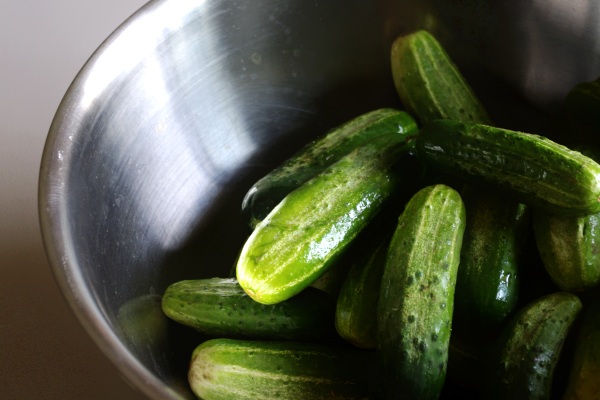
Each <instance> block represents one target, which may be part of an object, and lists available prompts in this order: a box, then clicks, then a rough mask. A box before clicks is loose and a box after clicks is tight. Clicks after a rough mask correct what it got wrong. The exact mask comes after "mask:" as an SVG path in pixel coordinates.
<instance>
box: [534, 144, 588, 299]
mask: <svg viewBox="0 0 600 400" xmlns="http://www.w3.org/2000/svg"><path fill="white" fill-rule="evenodd" d="M576 149H578V150H579V151H581V152H582V153H583V154H585V155H586V156H588V157H590V158H592V159H593V160H596V161H597V160H600V153H598V150H597V149H596V148H595V147H591V146H577V147H576ZM533 215H534V218H533V231H534V233H535V240H536V244H537V246H538V249H539V252H540V257H541V258H542V261H543V265H544V268H545V270H546V272H547V273H548V275H549V276H550V278H551V279H552V281H553V282H554V283H555V284H556V286H558V287H559V288H560V289H561V290H563V291H567V292H577V293H579V292H584V291H587V290H590V289H592V288H594V287H596V286H598V285H599V284H600V213H595V214H590V215H586V216H582V217H570V216H562V215H555V214H552V213H549V212H545V211H543V210H535V212H534V214H533Z"/></svg>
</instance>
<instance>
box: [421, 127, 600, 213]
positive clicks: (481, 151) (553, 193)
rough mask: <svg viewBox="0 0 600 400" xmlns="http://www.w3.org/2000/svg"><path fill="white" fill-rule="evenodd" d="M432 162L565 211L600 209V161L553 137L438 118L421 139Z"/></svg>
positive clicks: (424, 155)
mask: <svg viewBox="0 0 600 400" xmlns="http://www.w3.org/2000/svg"><path fill="white" fill-rule="evenodd" d="M416 147H417V155H418V156H419V157H421V159H422V160H423V161H424V162H425V163H428V164H432V165H436V166H438V167H441V168H445V169H446V170H448V171H449V172H453V173H455V174H460V175H461V176H464V177H465V178H468V179H471V180H474V181H477V182H480V183H485V184H491V185H494V187H496V188H498V189H499V190H501V191H504V192H505V193H507V194H510V196H511V197H513V198H514V199H515V200H517V201H519V202H522V203H524V204H528V205H531V206H534V207H538V208H542V209H545V210H547V211H548V212H551V213H554V214H559V215H576V216H583V215H589V214H593V213H597V212H600V200H599V198H600V165H598V164H597V163H596V162H595V161H594V160H592V159H591V158H589V157H586V156H584V155H583V154H581V153H579V152H576V151H573V150H570V149H569V148H567V147H565V146H562V145H560V144H558V143H556V142H553V141H551V140H550V139H548V138H545V137H542V136H539V135H533V134H529V133H524V132H518V131H513V130H508V129H502V128H496V127H492V126H489V125H483V124H477V123H468V122H460V121H455V120H435V121H432V122H430V123H428V124H427V125H425V126H424V127H423V128H422V129H421V131H420V133H419V135H418V136H417V139H416Z"/></svg>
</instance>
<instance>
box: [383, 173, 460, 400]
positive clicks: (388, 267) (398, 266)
mask: <svg viewBox="0 0 600 400" xmlns="http://www.w3.org/2000/svg"><path fill="white" fill-rule="evenodd" d="M465 219H466V216H465V208H464V204H463V202H462V199H461V197H460V195H459V193H458V192H457V191H456V190H454V189H452V188H450V187H448V186H445V185H434V186H428V187H425V188H423V189H421V190H419V191H418V192H417V193H416V194H415V195H414V196H413V197H412V198H411V199H410V200H409V202H408V204H407V205H406V207H405V209H404V211H403V212H402V214H401V215H400V217H399V219H398V225H397V228H396V230H395V232H394V235H393V237H392V239H391V243H390V246H389V250H388V255H387V258H386V263H385V267H384V272H383V277H382V281H381V291H380V294H379V296H380V297H379V303H378V310H377V332H378V333H377V340H378V354H379V356H380V359H381V367H382V371H383V382H382V386H383V391H384V393H385V396H386V398H390V399H399V398H414V399H435V398H437V397H438V396H439V395H440V392H441V390H442V387H443V384H444V381H445V376H446V369H447V361H448V346H449V340H450V331H451V327H452V314H453V309H454V291H455V285H456V275H457V269H458V264H459V260H460V249H461V245H462V237H463V233H464V230H465Z"/></svg>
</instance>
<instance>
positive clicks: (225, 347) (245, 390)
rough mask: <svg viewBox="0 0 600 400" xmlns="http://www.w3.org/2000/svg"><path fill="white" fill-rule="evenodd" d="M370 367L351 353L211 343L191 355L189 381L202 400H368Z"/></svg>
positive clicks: (305, 346)
mask: <svg viewBox="0 0 600 400" xmlns="http://www.w3.org/2000/svg"><path fill="white" fill-rule="evenodd" d="M370 364H373V363H372V362H370V354H369V352H364V351H360V350H358V349H350V348H348V347H339V346H338V347H334V346H326V345H318V344H314V343H301V342H293V341H288V342H281V341H248V340H232V339H212V340H208V341H206V342H204V343H202V344H200V345H199V346H198V347H196V349H195V350H194V351H193V353H192V358H191V363H190V367H189V372H188V381H189V383H190V386H191V388H192V391H193V392H194V394H196V396H198V397H199V398H201V399H204V400H257V399H262V400H270V399H272V400H298V399H307V400H312V399H315V400H318V399H369V398H372V397H371V396H370V394H369V391H370V385H369V380H368V378H367V376H368V374H366V373H365V371H368V369H369V368H371V367H372V366H371V365H370Z"/></svg>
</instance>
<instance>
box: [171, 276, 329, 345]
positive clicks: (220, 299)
mask: <svg viewBox="0 0 600 400" xmlns="http://www.w3.org/2000/svg"><path fill="white" fill-rule="evenodd" d="M162 309H163V312H164V313H165V314H166V315H167V316H168V317H169V318H171V319H172V320H174V321H176V322H178V323H180V324H182V325H186V326H189V327H191V328H194V329H196V330H197V331H199V332H201V333H204V334H207V335H210V336H214V337H219V336H221V337H231V338H249V339H291V340H329V339H331V338H333V337H334V334H335V329H334V324H333V319H334V316H335V302H334V301H333V300H332V299H331V298H330V297H329V296H328V295H327V294H326V293H324V292H322V291H320V290H318V289H315V288H310V287H309V288H306V290H304V291H303V292H302V293H299V294H298V295H297V296H295V297H294V298H292V299H289V300H287V301H284V302H281V303H279V304H274V305H265V304H260V303H257V302H255V301H254V300H252V299H251V298H250V297H249V296H248V295H247V294H246V292H245V291H244V290H243V289H242V288H241V287H240V285H239V284H238V282H237V281H236V280H235V279H231V278H209V279H195V280H184V281H179V282H175V283H173V284H171V285H170V286H168V287H167V289H166V291H165V293H164V294H163V297H162Z"/></svg>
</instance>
